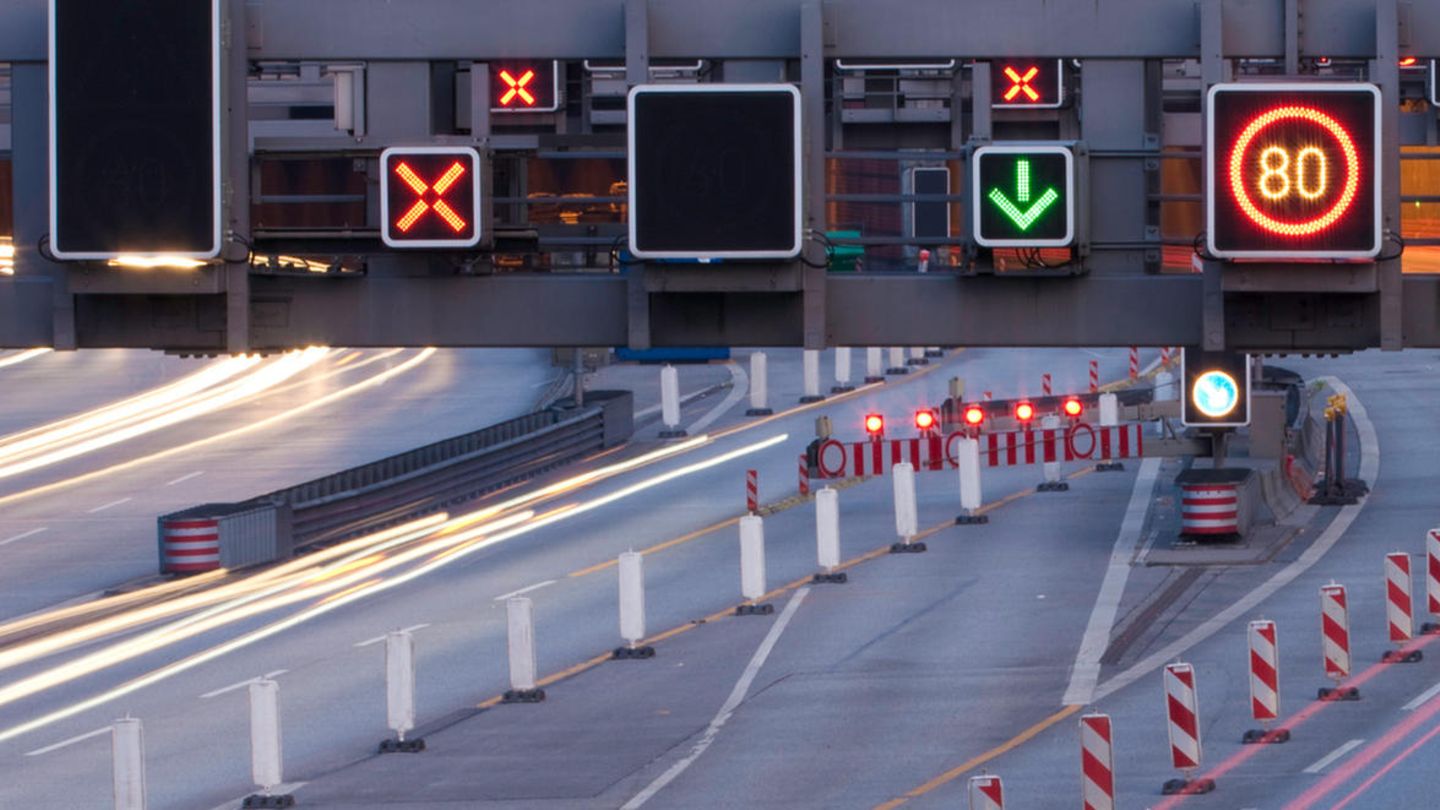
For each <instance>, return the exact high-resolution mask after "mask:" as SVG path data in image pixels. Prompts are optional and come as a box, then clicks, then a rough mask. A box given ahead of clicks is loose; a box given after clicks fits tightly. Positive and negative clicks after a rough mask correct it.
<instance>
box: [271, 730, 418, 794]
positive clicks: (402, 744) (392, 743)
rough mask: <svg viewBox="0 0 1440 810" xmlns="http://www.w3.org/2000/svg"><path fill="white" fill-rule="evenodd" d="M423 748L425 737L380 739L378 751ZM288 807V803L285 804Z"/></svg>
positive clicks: (402, 752) (389, 751) (396, 751)
mask: <svg viewBox="0 0 1440 810" xmlns="http://www.w3.org/2000/svg"><path fill="white" fill-rule="evenodd" d="M424 750H425V738H424V737H416V738H415V739H413V740H396V739H393V738H392V739H388V740H381V741H380V747H379V753H382V754H418V753H420V752H421V751H424ZM286 806H287V807H288V805H286Z"/></svg>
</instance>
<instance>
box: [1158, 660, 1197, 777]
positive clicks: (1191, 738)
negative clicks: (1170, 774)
mask: <svg viewBox="0 0 1440 810" xmlns="http://www.w3.org/2000/svg"><path fill="white" fill-rule="evenodd" d="M1165 707H1166V715H1167V717H1168V719H1169V727H1170V762H1171V764H1172V765H1174V766H1175V767H1176V768H1178V769H1179V770H1181V771H1189V770H1193V769H1195V768H1198V767H1200V709H1199V704H1198V702H1197V700H1196V697H1195V668H1194V667H1192V666H1190V665H1189V664H1166V665H1165Z"/></svg>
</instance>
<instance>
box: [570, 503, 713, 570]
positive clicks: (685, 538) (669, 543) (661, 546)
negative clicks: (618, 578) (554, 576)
mask: <svg viewBox="0 0 1440 810" xmlns="http://www.w3.org/2000/svg"><path fill="white" fill-rule="evenodd" d="M739 522H740V518H739V517H732V518H730V519H728V520H722V521H720V522H719V523H712V524H710V525H709V526H706V527H705V528H703V529H696V530H695V531H693V532H690V533H688V534H682V535H680V536H679V537H676V538H673V539H670V540H666V541H665V542H663V543H656V544H655V545H653V546H650V547H649V548H642V549H640V553H641V554H654V553H655V552H657V551H664V550H665V549H667V548H673V547H675V546H678V545H680V544H681V543H688V542H690V541H691V540H694V539H695V538H697V537H704V536H705V535H707V534H710V533H711V532H718V531H720V530H721V529H723V528H725V527H727V526H734V525H735V524H737V523H739ZM615 562H616V561H615V560H606V561H605V562H602V563H596V564H595V565H592V566H590V567H589V568H581V569H580V570H579V571H571V572H570V576H572V577H583V576H587V575H589V574H594V573H597V572H600V571H604V570H605V569H607V568H613V567H614V566H615Z"/></svg>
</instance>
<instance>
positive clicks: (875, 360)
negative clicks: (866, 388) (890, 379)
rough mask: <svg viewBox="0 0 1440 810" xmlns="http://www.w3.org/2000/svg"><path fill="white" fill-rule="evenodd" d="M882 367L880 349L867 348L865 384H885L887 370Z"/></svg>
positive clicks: (875, 347) (874, 347)
mask: <svg viewBox="0 0 1440 810" xmlns="http://www.w3.org/2000/svg"><path fill="white" fill-rule="evenodd" d="M882 366H883V364H882V362H881V355H880V349H879V347H877V346H871V347H869V348H867V349H866V350H865V382H867V383H878V382H885V370H884V368H883V367H882Z"/></svg>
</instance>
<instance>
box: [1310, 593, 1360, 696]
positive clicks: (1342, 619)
mask: <svg viewBox="0 0 1440 810" xmlns="http://www.w3.org/2000/svg"><path fill="white" fill-rule="evenodd" d="M1320 644H1321V647H1322V648H1323V649H1324V656H1325V677H1327V678H1330V679H1331V680H1333V681H1335V686H1334V688H1331V687H1321V688H1320V691H1319V698H1320V699H1321V700H1359V699H1360V690H1359V689H1357V688H1356V687H1353V686H1348V687H1343V688H1342V687H1341V686H1340V682H1341V681H1343V680H1345V679H1346V678H1348V677H1350V603H1349V600H1348V599H1347V598H1346V596H1345V586H1344V585H1337V584H1336V583H1334V582H1331V583H1330V584H1329V585H1321V586H1320Z"/></svg>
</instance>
